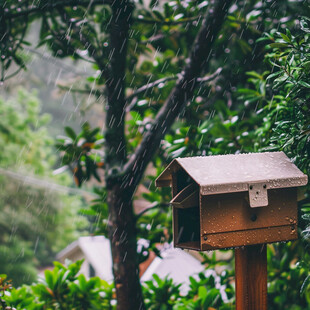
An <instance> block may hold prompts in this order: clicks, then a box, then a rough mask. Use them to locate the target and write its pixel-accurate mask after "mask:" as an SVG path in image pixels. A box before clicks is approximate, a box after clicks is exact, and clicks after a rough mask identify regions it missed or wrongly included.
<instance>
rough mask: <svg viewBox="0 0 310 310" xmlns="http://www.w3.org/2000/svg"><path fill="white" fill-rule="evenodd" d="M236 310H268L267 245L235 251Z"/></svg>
mask: <svg viewBox="0 0 310 310" xmlns="http://www.w3.org/2000/svg"><path fill="white" fill-rule="evenodd" d="M235 272H236V310H267V251H266V245H265V244H259V245H251V246H246V247H244V248H239V249H236V250H235Z"/></svg>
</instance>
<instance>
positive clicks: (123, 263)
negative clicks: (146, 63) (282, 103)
mask: <svg viewBox="0 0 310 310" xmlns="http://www.w3.org/2000/svg"><path fill="white" fill-rule="evenodd" d="M14 4H15V3H12V1H10V2H6V3H5V4H4V5H3V6H2V8H1V10H2V14H1V32H2V34H1V38H2V39H1V49H2V67H3V68H4V69H8V68H9V66H10V65H11V63H12V62H13V61H15V63H16V64H17V65H18V66H21V67H23V66H24V64H23V60H22V58H21V57H20V55H18V50H19V49H21V48H22V46H23V44H24V37H25V28H26V27H27V25H28V24H29V21H31V20H33V19H35V18H41V19H42V28H41V40H42V41H44V42H48V43H50V46H51V48H52V50H53V51H54V53H55V54H56V55H57V56H61V57H64V56H72V57H75V58H83V56H82V53H81V50H86V51H87V57H88V58H89V59H91V61H93V62H94V63H95V64H96V66H97V68H98V69H99V70H100V79H102V82H103V83H104V85H105V86H104V90H105V94H106V100H107V103H106V106H105V110H106V122H105V124H106V125H105V171H106V173H105V184H106V189H107V202H108V206H109V213H110V215H109V223H108V230H109V238H110V241H111V247H112V256H113V273H114V278H115V286H116V293H117V301H118V309H143V308H144V305H143V299H142V292H141V286H140V283H139V272H138V257H137V253H136V248H137V244H136V218H135V215H134V212H133V205H132V198H133V195H134V193H135V191H136V188H137V186H138V184H139V182H140V181H141V178H142V175H143V173H144V171H145V168H146V166H147V165H148V163H149V162H150V160H151V159H152V156H153V154H154V152H156V151H157V149H158V147H159V144H160V141H161V139H162V138H163V137H164V135H165V133H166V132H167V130H168V129H169V128H170V127H171V125H172V124H173V122H174V120H175V119H176V118H177V117H178V115H179V113H180V112H181V111H182V108H184V106H185V104H186V103H187V102H188V101H190V100H191V98H192V96H193V92H194V89H195V87H196V86H197V84H198V82H197V79H198V78H200V75H201V74H202V73H203V72H205V70H206V68H207V65H208V62H209V60H210V59H211V58H210V57H209V55H210V53H211V51H212V45H213V43H214V41H215V40H216V38H217V37H218V33H219V31H220V30H221V27H222V24H223V22H224V20H225V18H226V14H227V10H228V8H229V6H230V4H231V0H219V1H210V4H209V5H208V7H207V9H204V10H202V12H203V13H204V12H206V13H205V15H204V16H202V14H201V13H198V14H197V16H194V17H195V18H194V19H195V21H196V24H195V26H196V27H197V26H199V28H200V30H199V31H198V33H197V35H196V39H195V40H194V42H193V46H192V48H191V51H190V53H189V54H188V55H187V57H188V59H187V61H184V65H182V67H181V68H180V72H179V73H178V75H177V76H178V78H177V81H176V83H175V86H174V87H173V89H172V91H171V93H170V95H169V96H168V97H167V99H166V100H165V102H164V103H163V104H162V106H161V107H160V108H159V110H158V113H157V115H156V117H155V119H154V120H153V121H152V125H151V127H150V128H149V129H148V130H147V131H146V132H145V134H144V135H143V138H142V140H141V143H140V144H139V146H137V148H136V149H135V151H134V152H133V153H131V154H128V152H127V141H126V135H125V120H126V108H127V107H128V104H129V102H128V100H127V99H126V88H127V87H128V86H129V85H128V84H129V83H128V80H127V79H126V75H127V74H128V64H127V58H128V53H129V52H130V51H129V49H128V45H129V43H130V42H129V41H130V40H131V37H132V36H133V34H134V32H135V31H136V30H135V28H134V25H135V24H137V23H146V24H148V23H150V24H152V26H154V27H156V22H157V21H158V20H157V19H156V16H154V15H152V14H151V17H152V18H146V17H145V15H147V14H144V17H143V18H142V19H141V20H140V15H138V16H137V15H134V12H135V10H136V8H137V7H139V6H141V4H142V2H140V1H139V2H138V3H137V2H133V1H129V0H123V1H110V0H101V1H90V2H88V1H79V0H75V1H61V2H59V1H45V2H43V1H38V2H33V3H30V2H29V1H22V2H20V1H19V2H16V6H14ZM157 4H158V3H156V1H153V2H152V5H153V6H156V5H157ZM166 5H167V8H168V6H169V3H166ZM138 12H139V13H141V12H143V8H140V10H138ZM196 12H197V10H195V13H196ZM144 13H145V12H144ZM147 13H148V12H147ZM182 16H183V15H182ZM182 16H181V17H182ZM96 18H97V19H98V23H94V20H95V19H96ZM191 19H192V18H190V20H191ZM13 22H14V26H12V23H13ZM162 23H163V24H166V25H169V24H170V23H171V24H178V19H176V18H173V14H172V18H171V21H170V22H167V23H165V21H164V20H163V21H162ZM182 23H184V21H182V22H181V24H182ZM97 27H98V28H99V30H98V29H96V28H97ZM16 33H19V39H17V37H18V35H17V34H16ZM154 34H155V35H156V31H154ZM12 36H14V37H15V40H12ZM139 43H141V42H139ZM106 46H108V48H107V49H105V47H106ZM182 52H183V51H181V53H182ZM17 70H18V69H17ZM12 74H14V72H13V73H12ZM5 77H6V76H5V75H4V74H3V75H2V79H3V80H4V79H5Z"/></svg>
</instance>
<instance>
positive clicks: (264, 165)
mask: <svg viewBox="0 0 310 310" xmlns="http://www.w3.org/2000/svg"><path fill="white" fill-rule="evenodd" d="M182 169H183V170H184V171H185V172H186V173H187V174H188V175H189V176H190V177H191V178H192V179H193V180H194V181H195V182H196V183H197V184H198V185H199V186H200V194H201V195H212V194H220V193H231V192H242V191H248V189H249V186H251V184H255V183H264V184H266V188H267V189H274V188H284V187H298V186H303V185H306V184H307V181H308V178H307V175H305V174H304V173H302V172H301V171H300V170H299V169H298V168H297V167H296V166H295V165H294V164H293V163H292V162H291V161H290V159H289V158H288V157H287V156H286V155H285V154H284V153H283V152H266V153H249V154H237V155H216V156H202V157H187V158H177V159H174V160H173V161H172V162H171V163H170V164H169V165H168V167H167V168H166V169H165V170H164V171H163V172H162V174H161V175H160V176H159V177H158V178H157V180H156V185H157V186H159V187H164V186H171V183H172V174H174V173H176V172H178V171H179V170H182Z"/></svg>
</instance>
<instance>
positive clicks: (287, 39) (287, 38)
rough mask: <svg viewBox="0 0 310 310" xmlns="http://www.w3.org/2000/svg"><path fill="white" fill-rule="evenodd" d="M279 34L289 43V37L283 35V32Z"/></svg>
mask: <svg viewBox="0 0 310 310" xmlns="http://www.w3.org/2000/svg"><path fill="white" fill-rule="evenodd" d="M280 36H281V37H282V38H283V40H284V41H285V42H288V43H291V40H290V39H289V37H288V36H287V35H285V34H284V33H282V32H281V33H280Z"/></svg>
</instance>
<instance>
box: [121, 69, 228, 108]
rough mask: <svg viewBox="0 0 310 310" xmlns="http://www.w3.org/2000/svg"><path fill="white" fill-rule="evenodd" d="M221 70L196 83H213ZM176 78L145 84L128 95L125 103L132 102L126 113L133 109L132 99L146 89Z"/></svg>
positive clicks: (133, 102)
mask: <svg viewBox="0 0 310 310" xmlns="http://www.w3.org/2000/svg"><path fill="white" fill-rule="evenodd" d="M222 70H223V68H218V69H217V70H216V71H215V72H214V73H213V74H211V75H207V76H205V77H203V78H197V79H196V81H197V82H198V83H208V82H210V81H213V80H214V79H215V78H216V77H218V76H219V74H220V73H221V72H222ZM177 78H178V77H177V76H169V77H166V78H162V79H159V80H157V81H154V82H152V83H149V84H146V85H144V86H142V87H140V88H138V89H137V90H136V91H135V92H134V93H133V94H131V95H129V96H128V97H127V98H126V101H127V102H128V101H130V100H132V101H131V103H130V104H129V105H128V106H127V108H126V112H129V111H131V110H132V109H133V108H134V107H135V105H136V103H137V100H133V99H135V98H136V97H137V96H138V95H139V94H141V93H143V92H146V91H147V90H148V89H150V88H153V87H156V86H158V85H159V84H161V83H166V82H168V81H171V80H176V79H177Z"/></svg>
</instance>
